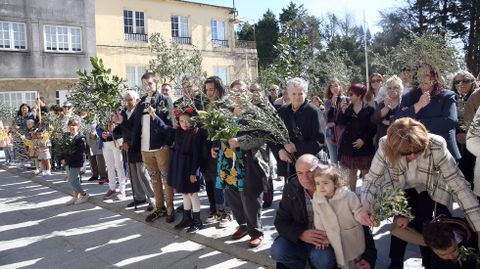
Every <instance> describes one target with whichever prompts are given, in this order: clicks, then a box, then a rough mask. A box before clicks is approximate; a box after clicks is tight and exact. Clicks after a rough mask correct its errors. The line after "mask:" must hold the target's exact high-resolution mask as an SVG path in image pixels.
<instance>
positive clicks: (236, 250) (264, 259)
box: [0, 164, 275, 268]
mask: <svg viewBox="0 0 480 269" xmlns="http://www.w3.org/2000/svg"><path fill="white" fill-rule="evenodd" d="M0 168H1V169H4V170H6V171H8V172H9V173H12V174H14V175H17V176H20V177H23V178H27V179H30V180H31V181H32V182H34V183H36V184H39V185H42V186H45V187H48V188H51V189H54V190H57V191H59V192H62V193H65V194H67V195H71V189H70V188H68V187H66V186H65V185H64V184H54V183H52V182H48V181H44V180H41V179H39V178H35V176H36V175H35V174H33V173H30V172H25V170H22V169H19V168H9V167H6V166H5V165H3V164H2V165H0ZM88 202H89V203H91V204H94V205H96V206H99V207H101V208H104V209H106V210H109V211H112V212H114V213H117V214H119V215H122V216H124V217H127V218H130V219H134V220H136V221H139V222H142V223H145V224H146V225H150V226H152V227H155V228H157V229H161V230H163V231H166V232H168V233H170V234H173V235H176V236H178V237H181V238H183V239H186V240H190V241H193V242H196V243H198V244H201V245H204V246H207V247H210V248H212V249H215V250H217V251H220V252H222V253H226V254H229V255H231V256H233V257H235V258H238V259H240V260H245V261H248V262H252V263H255V264H258V265H260V266H264V267H266V268H275V262H274V261H273V260H272V259H270V258H269V257H268V256H265V255H262V254H259V253H255V252H252V251H248V250H247V249H245V248H242V247H238V246H235V245H229V244H226V243H224V242H222V241H220V240H216V239H214V238H211V237H207V236H204V235H201V234H188V233H185V232H184V231H178V230H175V229H173V226H171V225H169V224H167V223H165V222H158V221H157V222H146V221H145V217H144V216H142V215H141V214H138V213H135V212H134V211H132V210H127V209H125V208H123V207H119V206H116V205H115V204H112V203H106V202H104V201H103V200H102V199H99V198H97V197H92V196H91V197H90V199H89V200H88Z"/></svg>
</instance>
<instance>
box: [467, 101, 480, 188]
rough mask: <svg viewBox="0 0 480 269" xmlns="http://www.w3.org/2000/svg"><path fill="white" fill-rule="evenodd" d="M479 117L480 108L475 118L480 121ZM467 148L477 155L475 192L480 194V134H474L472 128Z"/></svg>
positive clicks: (468, 135) (469, 132)
mask: <svg viewBox="0 0 480 269" xmlns="http://www.w3.org/2000/svg"><path fill="white" fill-rule="evenodd" d="M479 118H480V109H478V110H477V113H475V117H474V118H473V120H474V121H478V119H479ZM467 149H468V151H470V152H471V153H472V154H473V155H475V156H476V157H477V161H476V162H475V170H474V176H473V192H474V193H475V195H477V196H480V159H479V157H480V136H478V135H474V134H473V133H472V130H471V128H470V129H469V130H468V132H467Z"/></svg>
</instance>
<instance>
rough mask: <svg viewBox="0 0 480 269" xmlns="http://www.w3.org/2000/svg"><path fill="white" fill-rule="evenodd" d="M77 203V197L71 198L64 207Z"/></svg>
mask: <svg viewBox="0 0 480 269" xmlns="http://www.w3.org/2000/svg"><path fill="white" fill-rule="evenodd" d="M76 201H77V197H72V199H70V200H68V202H66V203H65V205H73V204H75V202H76Z"/></svg>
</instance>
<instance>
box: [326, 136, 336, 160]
mask: <svg viewBox="0 0 480 269" xmlns="http://www.w3.org/2000/svg"><path fill="white" fill-rule="evenodd" d="M325 140H326V143H327V148H328V156H330V162H331V164H332V165H335V166H338V147H337V145H336V144H333V143H330V142H329V141H328V140H327V139H325Z"/></svg>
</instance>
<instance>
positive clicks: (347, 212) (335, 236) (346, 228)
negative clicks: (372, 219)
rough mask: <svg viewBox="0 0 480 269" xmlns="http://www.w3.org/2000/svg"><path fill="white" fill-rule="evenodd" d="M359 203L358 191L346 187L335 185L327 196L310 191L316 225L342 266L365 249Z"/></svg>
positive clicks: (347, 264)
mask: <svg viewBox="0 0 480 269" xmlns="http://www.w3.org/2000/svg"><path fill="white" fill-rule="evenodd" d="M361 207H362V206H361V204H360V201H359V200H358V197H357V195H356V194H355V193H354V192H352V191H350V190H349V189H348V187H341V188H338V189H336V190H335V194H334V195H333V197H332V198H331V199H329V200H327V199H326V198H325V197H323V196H322V195H321V194H319V193H318V192H315V194H314V195H313V210H314V214H315V215H314V223H315V229H318V230H324V231H326V233H327V237H328V241H330V244H331V245H332V247H333V250H334V252H335V257H336V258H337V263H338V265H339V266H341V267H342V268H349V262H351V261H353V260H354V259H356V258H358V257H360V256H361V255H362V253H363V252H364V251H365V235H364V233H363V226H362V224H360V217H359V213H360V211H361Z"/></svg>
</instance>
